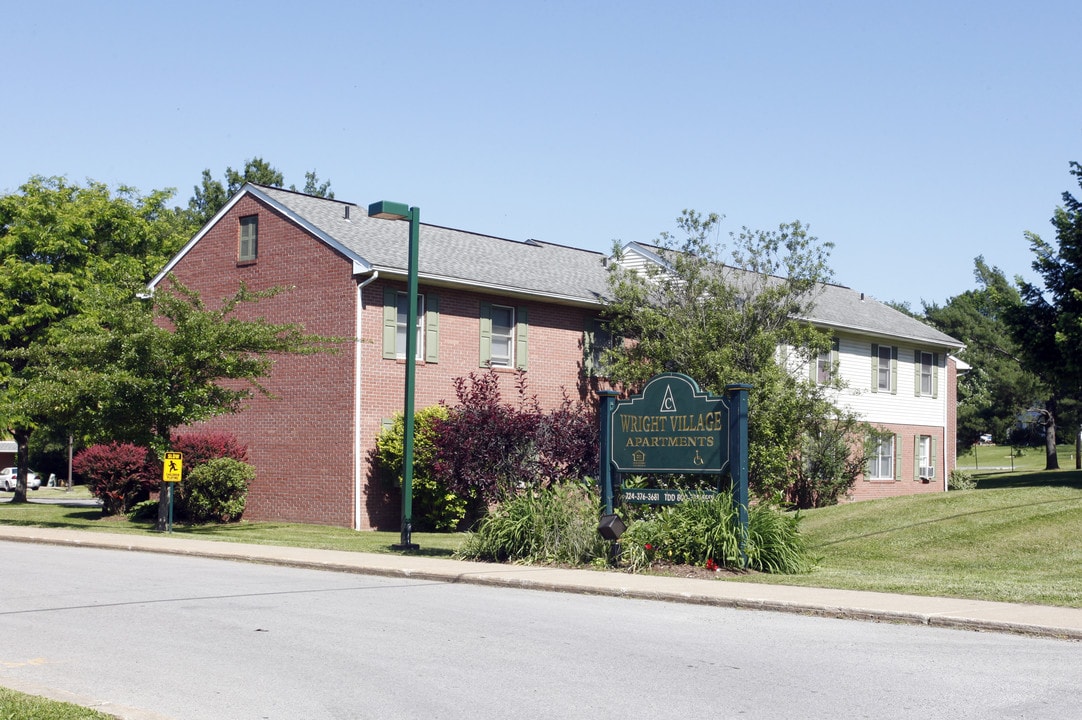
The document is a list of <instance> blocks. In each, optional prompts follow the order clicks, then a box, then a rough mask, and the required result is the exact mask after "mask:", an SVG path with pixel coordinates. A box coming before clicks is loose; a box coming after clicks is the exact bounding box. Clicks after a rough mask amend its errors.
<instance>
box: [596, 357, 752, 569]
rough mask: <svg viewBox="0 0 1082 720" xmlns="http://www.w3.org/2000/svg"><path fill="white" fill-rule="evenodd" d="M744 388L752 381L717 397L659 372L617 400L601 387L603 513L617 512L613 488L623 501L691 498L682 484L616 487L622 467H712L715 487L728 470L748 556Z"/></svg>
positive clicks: (659, 470) (635, 470)
mask: <svg viewBox="0 0 1082 720" xmlns="http://www.w3.org/2000/svg"><path fill="white" fill-rule="evenodd" d="M750 389H751V386H750V385H728V386H726V388H725V396H724V397H718V396H714V395H711V394H710V393H708V392H703V391H702V390H701V389H700V388H699V384H698V383H697V382H695V380H693V379H692V378H690V377H688V376H687V375H684V374H682V373H662V374H661V375H655V376H654V377H652V378H650V380H649V381H647V383H646V385H645V386H644V387H643V389H642V393H640V394H638V395H633V396H632V397H630V398H628V399H627V400H617V393H616V392H614V391H611V390H602V391H601V392H599V393H598V395H599V396H600V400H601V407H600V411H599V412H598V419H599V423H600V428H599V430H600V436H601V463H600V467H599V472H598V485H599V486H600V488H601V500H602V504H603V506H604V513H605V517H615V516H614V515H613V509H614V498H615V496H616V495H617V494H622V496H623V499H624V502H625V503H629V504H643V503H648V504H651V505H670V504H674V503H679V502H683V501H685V500H687V499H689V496H687V495H685V494H684V493H682V492H679V491H673V490H666V489H662V488H622V489H621V485H622V484H623V483H622V482H621V481H620V475H621V474H622V473H630V474H635V475H640V474H641V475H647V474H651V473H654V474H691V473H698V474H712V475H716V476H717V484H716V488H717V490H716V491H717V492H720V491H721V490H722V486H723V482H724V478H725V476H728V479H729V487H730V488H731V489H732V493H733V500H734V502H735V504H736V506H737V508H738V522H739V525H740V540H739V542H740V554H741V557H742V559H743V560H744V562H745V564H746V562H747V555H746V542H747V537H748V391H749V390H750ZM709 493H710V491H704V494H709ZM604 519H605V518H602V520H603V521H604Z"/></svg>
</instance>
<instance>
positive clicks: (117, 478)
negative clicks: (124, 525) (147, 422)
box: [71, 442, 160, 515]
mask: <svg viewBox="0 0 1082 720" xmlns="http://www.w3.org/2000/svg"><path fill="white" fill-rule="evenodd" d="M71 467H72V470H74V471H75V472H76V473H78V474H79V475H80V476H81V477H82V478H83V480H84V481H85V482H86V484H87V486H88V487H89V489H90V492H91V494H92V495H94V497H96V498H98V499H100V500H101V503H102V505H101V512H102V515H115V514H117V513H122V512H127V511H128V510H129V509H130V508H131V507H132V506H133V505H135V504H136V503H137V502H140V501H142V500H146V499H147V498H148V497H149V496H150V491H151V489H153V488H155V487H157V481H158V480H159V479H160V469H159V475H157V476H156V475H154V474H152V473H151V472H150V471H149V468H151V467H153V465H152V464H151V462H150V461H149V459H148V453H147V449H146V448H142V447H139V446H138V445H132V444H131V443H115V442H114V443H109V444H107V445H91V446H90V447H88V448H86V449H85V450H80V451H79V452H78V453H77V454H76V455H75V457H73V458H72V460H71Z"/></svg>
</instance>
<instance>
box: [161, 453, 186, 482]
mask: <svg viewBox="0 0 1082 720" xmlns="http://www.w3.org/2000/svg"><path fill="white" fill-rule="evenodd" d="M183 468H184V455H183V453H178V452H167V453H166V454H165V462H164V463H163V465H162V481H163V482H180V474H181V471H182V470H183Z"/></svg>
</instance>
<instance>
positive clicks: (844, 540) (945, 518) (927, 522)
mask: <svg viewBox="0 0 1082 720" xmlns="http://www.w3.org/2000/svg"><path fill="white" fill-rule="evenodd" d="M1033 474H1034V475H1040V474H1042V473H1033ZM1043 474H1046V475H1047V474H1049V473H1043ZM1080 475H1082V473H1080ZM1002 487H1004V488H1020V487H1070V488H1082V484H1071V483H1048V482H1031V483H1026V484H1014V485H1004V486H1002ZM981 489H989V490H990V489H1001V488H999V486H996V487H995V488H993V487H987V488H978V489H977V490H972V491H969V492H980V491H981ZM1079 502H1082V497H1080V498H1066V499H1062V500H1060V499H1057V500H1042V501H1040V502H1034V503H1019V504H1016V505H1011V506H1009V507H996V508H988V509H987V510H971V511H970V512H964V513H955V514H954V515H944V516H942V517H936V518H931V519H929V520H921V521H920V522H914V523H908V524H906V525H898V526H897V527H891V528H885V529H883V530H876V531H875V532H868V533H862V534H860V535H850V536H849V537H844V538H839V539H837V540H831V541H830V542H824V543H819V544H818V545H815V546H810V549H813V550H814V549H817V548H824V547H830V546H832V545H841V544H842V543H847V542H850V541H852V540H864V539H866V538H873V537H879V536H882V535H892V534H894V533H896V532H902V531H905V530H912V529H913V528H919V527H924V526H927V525H938V524H939V523H943V522H950V521H951V520H958V519H960V518H967V517H976V516H978V515H989V514H993V513H1002V512H1006V511H1008V510H1016V509H1018V508H1030V507H1040V506H1041V505H1059V504H1063V503H1079Z"/></svg>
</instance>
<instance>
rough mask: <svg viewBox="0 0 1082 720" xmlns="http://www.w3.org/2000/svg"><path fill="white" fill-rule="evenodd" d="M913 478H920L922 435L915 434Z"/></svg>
mask: <svg viewBox="0 0 1082 720" xmlns="http://www.w3.org/2000/svg"><path fill="white" fill-rule="evenodd" d="M913 479H914V480H920V435H914V436H913Z"/></svg>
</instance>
